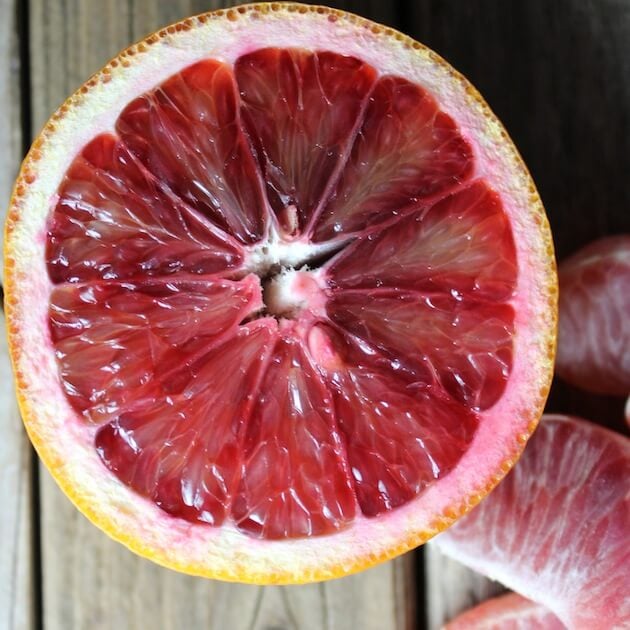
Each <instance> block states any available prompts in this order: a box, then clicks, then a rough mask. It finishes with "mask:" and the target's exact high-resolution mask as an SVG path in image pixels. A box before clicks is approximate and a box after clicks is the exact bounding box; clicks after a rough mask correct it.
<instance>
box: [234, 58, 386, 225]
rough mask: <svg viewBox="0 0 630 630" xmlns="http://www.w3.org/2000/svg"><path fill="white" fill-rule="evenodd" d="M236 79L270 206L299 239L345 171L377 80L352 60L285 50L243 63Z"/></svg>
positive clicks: (367, 68)
mask: <svg viewBox="0 0 630 630" xmlns="http://www.w3.org/2000/svg"><path fill="white" fill-rule="evenodd" d="M234 72H235V75H236V81H237V83H238V86H239V89H240V90H241V98H242V101H243V119H244V120H245V122H246V123H247V129H248V131H249V133H250V136H251V137H252V139H253V141H254V146H255V147H256V151H257V155H258V160H259V163H260V167H261V171H262V173H263V175H264V177H265V180H266V182H267V194H268V196H269V202H270V203H271V206H272V207H273V209H274V210H275V212H276V213H277V215H278V217H279V221H280V224H281V226H282V228H283V229H284V231H285V232H287V233H288V234H290V235H294V234H295V233H297V231H298V228H299V229H300V230H304V228H305V227H306V225H307V224H308V223H309V221H310V220H311V219H312V218H314V217H312V215H313V213H314V212H315V211H316V210H317V209H318V208H319V206H320V204H321V203H322V202H324V201H325V197H326V194H327V192H328V188H329V182H330V181H331V178H333V177H334V176H335V175H338V171H339V169H340V168H342V167H343V165H344V162H345V160H346V159H347V153H348V152H349V150H350V147H351V146H352V142H353V140H354V135H355V134H356V126H357V125H358V124H359V123H360V122H361V115H362V110H363V109H364V107H365V105H366V104H367V99H368V96H369V94H370V91H371V89H372V85H373V83H374V80H375V74H376V73H375V71H374V68H371V67H370V66H369V65H367V64H365V63H363V62H362V61H360V60H359V59H355V58H353V57H346V56H341V55H336V54H333V53H330V52H326V51H321V52H319V51H318V52H316V53H312V52H308V51H306V50H298V49H284V50H283V49H278V48H267V49H264V50H258V51H256V52H252V53H250V54H248V55H244V56H242V57H240V58H239V59H238V60H237V62H236V64H235V68H234ZM333 183H334V182H333ZM293 211H295V213H296V214H297V216H296V221H297V222H298V223H296V224H295V225H292V224H291V213H292V212H293ZM298 224H299V225H298Z"/></svg>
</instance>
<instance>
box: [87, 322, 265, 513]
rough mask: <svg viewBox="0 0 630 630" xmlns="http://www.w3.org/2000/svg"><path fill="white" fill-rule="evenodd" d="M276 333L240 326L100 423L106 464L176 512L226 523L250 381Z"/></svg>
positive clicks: (98, 441) (101, 452)
mask: <svg viewBox="0 0 630 630" xmlns="http://www.w3.org/2000/svg"><path fill="white" fill-rule="evenodd" d="M273 338H274V329H273V327H269V326H256V327H254V326H250V327H245V328H241V329H240V330H239V331H238V333H237V334H236V335H235V336H233V337H231V338H230V339H229V340H227V341H225V342H224V343H222V344H220V345H219V346H218V347H215V348H212V349H211V350H210V351H209V352H207V353H206V354H204V355H203V356H202V357H200V358H199V359H197V360H196V361H194V362H192V363H190V364H188V365H185V366H184V367H183V368H180V369H177V368H176V369H175V373H174V374H171V375H169V379H168V383H167V385H166V390H167V391H168V396H166V397H165V398H162V397H159V396H155V395H154V396H145V397H144V398H143V399H140V400H135V401H134V402H133V403H132V404H131V405H130V408H131V411H126V410H125V411H124V412H123V413H121V414H120V415H117V416H116V417H115V418H114V419H113V420H111V421H110V422H109V423H108V424H106V425H104V426H103V427H101V428H100V429H99V431H98V434H97V436H96V440H95V445H96V449H97V451H98V453H99V455H100V456H101V458H102V459H103V461H104V463H105V464H106V465H107V467H108V468H109V469H110V470H112V471H113V472H114V473H116V475H117V476H118V477H119V479H120V480H121V481H123V482H124V483H126V484H128V485H129V486H131V487H132V488H133V489H134V490H136V491H137V492H139V493H140V494H142V495H144V496H146V497H148V498H149V499H152V500H153V501H155V503H156V504H157V505H159V506H160V507H161V508H162V509H163V510H165V511H166V512H168V513H169V514H172V515H173V516H178V517H181V518H185V519H186V520H189V521H201V522H203V523H209V524H211V525H220V524H221V523H223V521H224V520H225V517H226V514H227V513H228V511H229V507H230V502H231V499H232V496H233V493H234V490H235V488H234V486H235V484H236V482H237V481H238V478H239V474H240V466H241V458H242V455H241V450H240V444H241V441H242V434H243V430H244V423H245V421H246V419H247V417H248V415H249V413H250V408H251V397H250V396H249V390H250V383H251V382H252V381H255V380H256V379H257V378H258V375H259V373H260V371H261V369H262V366H263V365H264V362H265V356H266V355H267V354H268V353H269V350H270V347H272V346H273Z"/></svg>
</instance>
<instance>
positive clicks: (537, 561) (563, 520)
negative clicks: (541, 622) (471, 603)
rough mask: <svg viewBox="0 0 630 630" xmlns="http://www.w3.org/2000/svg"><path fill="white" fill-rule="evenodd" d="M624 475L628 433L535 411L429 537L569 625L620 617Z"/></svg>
mask: <svg viewBox="0 0 630 630" xmlns="http://www.w3.org/2000/svg"><path fill="white" fill-rule="evenodd" d="M628 475H630V440H628V438H626V437H625V436H622V435H619V434H617V433H614V432H612V431H609V430H608V429H604V428H602V427H599V426H597V425H595V424H592V423H590V422H587V421H585V420H581V419H578V418H573V417H570V416H556V415H549V416H543V420H542V421H541V423H540V425H539V427H538V429H537V431H536V433H535V434H534V436H533V437H532V439H531V441H530V443H529V444H528V446H527V448H526V449H525V453H524V454H523V456H522V457H521V459H520V460H519V462H518V465H517V466H515V467H514V469H513V470H512V472H511V473H510V474H509V475H508V476H507V477H506V478H505V480H504V481H503V482H502V483H501V484H500V485H499V487H498V488H497V489H496V490H495V491H494V492H493V493H492V494H491V495H490V496H489V497H488V498H487V499H486V500H485V501H484V502H483V503H482V504H481V505H479V506H478V507H477V508H475V509H474V510H473V511H472V512H471V513H470V514H468V515H466V516H465V517H464V518H462V519H461V520H460V521H458V523H456V524H455V525H454V526H453V527H451V528H450V529H449V530H448V531H447V532H444V533H443V534H441V535H440V536H438V537H437V538H436V539H435V543H436V544H437V545H438V546H439V547H440V549H441V550H442V551H443V552H444V553H446V554H447V555H449V556H451V557H452V558H454V559H456V560H459V561H460V562H463V563H464V564H466V565H468V566H469V567H471V568H473V569H475V570H476V571H479V572H480V573H483V574H484V575H487V576H489V577H491V578H492V579H495V580H498V581H499V582H501V583H502V584H505V585H506V586H507V587H509V588H511V589H513V590H515V591H516V592H518V593H520V594H521V595H523V596H525V597H528V598H529V599H531V600H533V601H535V602H539V603H541V604H544V605H545V606H547V608H549V609H550V610H551V611H553V612H554V613H555V614H556V615H557V616H558V617H559V618H560V619H561V620H562V621H563V622H564V623H565V624H566V625H567V626H569V627H571V628H593V629H594V630H596V629H598V628H601V629H602V630H604V629H608V628H621V627H626V626H627V624H628V623H629V622H630V586H629V584H628V579H627V576H628V566H630V547H629V546H628V532H629V531H630V496H629V493H628Z"/></svg>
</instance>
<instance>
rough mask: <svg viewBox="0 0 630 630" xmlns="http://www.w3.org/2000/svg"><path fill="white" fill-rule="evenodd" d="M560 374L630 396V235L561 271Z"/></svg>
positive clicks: (584, 252)
mask: <svg viewBox="0 0 630 630" xmlns="http://www.w3.org/2000/svg"><path fill="white" fill-rule="evenodd" d="M558 276H559V281H560V315H559V326H558V354H557V361H556V371H557V373H558V375H559V376H560V377H561V378H562V379H563V380H565V381H567V382H568V383H571V384H572V385H575V386H576V387H580V388H581V389H585V390H587V391H590V392H595V393H598V394H612V395H620V396H626V395H628V393H630V352H628V348H630V235H627V234H626V235H620V236H609V237H606V238H602V239H599V240H598V241H595V242H594V243H591V244H590V245H588V246H586V247H584V248H583V249H581V250H579V251H578V252H577V253H575V254H573V256H571V257H569V258H567V259H566V260H565V261H563V262H562V263H561V264H560V267H559V272H558Z"/></svg>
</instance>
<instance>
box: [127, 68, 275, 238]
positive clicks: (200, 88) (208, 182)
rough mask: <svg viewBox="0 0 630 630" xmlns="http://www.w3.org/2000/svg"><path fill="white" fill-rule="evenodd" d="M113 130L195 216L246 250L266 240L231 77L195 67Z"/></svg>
mask: <svg viewBox="0 0 630 630" xmlns="http://www.w3.org/2000/svg"><path fill="white" fill-rule="evenodd" d="M116 129H117V131H118V133H119V134H120V137H121V139H122V141H123V142H124V143H125V145H126V146H127V147H129V150H130V151H131V152H132V153H133V154H134V155H136V156H137V157H138V159H139V160H140V161H141V162H142V163H143V164H144V165H145V166H146V168H147V169H148V170H149V171H150V172H151V173H153V175H154V176H155V177H156V178H157V179H159V180H160V181H162V182H164V183H165V184H167V185H168V186H169V187H170V188H171V189H172V190H173V192H174V193H175V194H177V195H179V196H180V197H181V198H182V199H183V200H184V201H185V202H186V203H188V204H189V205H190V206H191V207H192V208H194V209H195V210H197V211H199V212H200V213H201V214H203V215H204V216H207V217H208V218H210V219H211V220H213V221H214V222H215V223H216V224H217V225H218V226H219V227H221V228H223V229H224V230H226V231H227V232H228V233H229V234H231V235H232V236H234V237H236V238H237V239H238V240H240V241H241V242H243V243H250V242H252V241H255V240H257V239H259V238H261V236H262V235H263V234H264V232H265V213H266V209H265V200H264V198H263V195H262V190H261V187H262V183H261V181H260V176H259V174H258V171H257V170H256V167H255V165H254V161H253V158H252V155H251V151H250V148H249V145H248V143H247V140H246V138H245V136H244V134H243V130H242V128H241V119H240V111H239V101H238V94H237V88H236V85H235V83H234V76H233V73H232V69H231V68H230V67H228V66H226V65H225V64H221V63H218V62H216V61H213V60H205V61H200V62H199V63H196V64H194V65H192V66H190V67H189V68H186V69H185V70H184V71H182V72H180V73H178V74H176V75H175V76H173V77H172V78H171V79H169V80H168V81H165V82H164V83H163V84H162V85H160V87H159V88H156V89H155V90H152V91H151V92H148V93H146V94H143V95H142V96H140V97H138V98H137V99H136V100H134V101H133V102H131V103H130V104H129V105H128V106H127V107H126V108H125V110H124V111H123V112H122V114H121V115H120V117H119V118H118V122H117V124H116Z"/></svg>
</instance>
